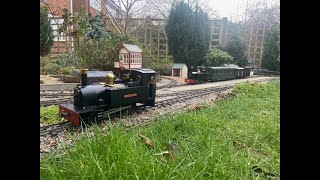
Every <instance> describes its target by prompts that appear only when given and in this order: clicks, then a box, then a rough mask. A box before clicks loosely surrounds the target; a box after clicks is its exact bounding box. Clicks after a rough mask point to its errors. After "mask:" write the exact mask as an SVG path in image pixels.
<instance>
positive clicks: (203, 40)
mask: <svg viewBox="0 0 320 180" xmlns="http://www.w3.org/2000/svg"><path fill="white" fill-rule="evenodd" d="M208 22H209V18H208V16H207V14H206V13H205V12H203V11H202V9H200V8H198V7H197V8H196V11H195V12H194V15H193V24H192V36H191V37H192V38H191V40H192V42H193V43H190V48H189V49H190V60H191V62H190V64H191V65H194V66H196V65H201V64H203V61H202V59H203V57H204V56H205V55H206V54H207V52H208V50H209V44H210V40H211V37H210V27H209V25H208Z"/></svg>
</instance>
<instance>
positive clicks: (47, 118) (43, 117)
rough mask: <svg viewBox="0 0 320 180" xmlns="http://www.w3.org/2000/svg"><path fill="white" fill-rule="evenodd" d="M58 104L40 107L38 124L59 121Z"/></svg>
mask: <svg viewBox="0 0 320 180" xmlns="http://www.w3.org/2000/svg"><path fill="white" fill-rule="evenodd" d="M61 121H62V119H61V117H59V107H58V106H55V105H53V106H48V107H40V124H43V125H48V124H54V123H58V122H61Z"/></svg>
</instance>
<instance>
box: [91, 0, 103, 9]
mask: <svg viewBox="0 0 320 180" xmlns="http://www.w3.org/2000/svg"><path fill="white" fill-rule="evenodd" d="M90 6H91V7H92V8H94V9H96V10H97V11H101V0H90Z"/></svg>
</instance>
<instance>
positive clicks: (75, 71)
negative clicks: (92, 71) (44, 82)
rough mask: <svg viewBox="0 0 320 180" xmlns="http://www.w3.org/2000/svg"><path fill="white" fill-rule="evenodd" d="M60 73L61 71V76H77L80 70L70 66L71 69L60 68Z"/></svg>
mask: <svg viewBox="0 0 320 180" xmlns="http://www.w3.org/2000/svg"><path fill="white" fill-rule="evenodd" d="M58 71H59V74H65V75H70V76H77V75H78V71H79V70H78V69H75V68H74V67H71V66H70V67H60V69H59V70H58Z"/></svg>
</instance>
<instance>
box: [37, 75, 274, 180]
mask: <svg viewBox="0 0 320 180" xmlns="http://www.w3.org/2000/svg"><path fill="white" fill-rule="evenodd" d="M234 92H235V93H236V95H237V96H235V97H233V98H230V99H227V100H222V101H219V102H218V103H217V104H216V105H214V106H212V105H208V107H206V108H203V109H201V110H199V111H189V112H183V113H176V114H171V115H168V116H165V117H160V118H159V119H157V121H155V122H154V123H152V124H151V125H149V126H147V127H140V128H136V129H132V130H130V131H128V132H126V131H124V129H123V128H122V127H120V126H118V127H113V128H111V130H109V131H102V130H100V129H99V128H92V131H93V134H94V136H93V137H91V135H90V134H89V133H87V135H86V136H84V137H75V138H76V139H77V140H76V142H75V147H74V148H73V149H69V150H66V151H65V152H64V153H63V154H49V155H47V156H46V157H45V158H44V159H43V160H42V161H41V165H40V177H41V179H267V177H266V176H265V175H260V176H257V175H255V173H254V172H253V170H252V167H253V166H258V167H259V168H261V169H262V170H263V171H265V172H268V173H273V174H275V175H276V176H277V177H278V178H279V177H280V123H279V122H280V82H279V81H277V82H273V83H269V84H258V83H246V84H244V85H238V86H237V88H236V89H235V90H234ZM139 134H143V135H145V136H147V137H149V138H150V139H151V140H152V141H153V143H154V148H150V147H148V146H147V145H146V144H145V143H144V141H142V140H141V138H140V137H139V136H138V135H139ZM169 142H174V143H175V144H176V145H177V147H178V150H176V151H174V152H175V155H176V159H173V158H170V157H168V156H164V157H162V156H158V155H155V154H157V153H160V152H163V151H167V150H170V145H169Z"/></svg>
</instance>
